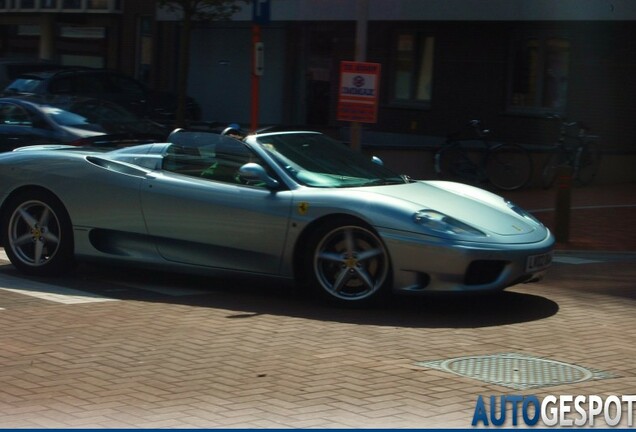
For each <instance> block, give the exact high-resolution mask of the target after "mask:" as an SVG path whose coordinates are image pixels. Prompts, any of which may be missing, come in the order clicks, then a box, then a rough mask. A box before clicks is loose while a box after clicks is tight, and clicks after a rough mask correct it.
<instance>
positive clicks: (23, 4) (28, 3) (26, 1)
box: [20, 0, 35, 9]
mask: <svg viewBox="0 0 636 432" xmlns="http://www.w3.org/2000/svg"><path fill="white" fill-rule="evenodd" d="M34 7H35V0H20V8H21V9H33V8H34Z"/></svg>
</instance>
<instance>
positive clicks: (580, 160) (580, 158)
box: [541, 115, 601, 189]
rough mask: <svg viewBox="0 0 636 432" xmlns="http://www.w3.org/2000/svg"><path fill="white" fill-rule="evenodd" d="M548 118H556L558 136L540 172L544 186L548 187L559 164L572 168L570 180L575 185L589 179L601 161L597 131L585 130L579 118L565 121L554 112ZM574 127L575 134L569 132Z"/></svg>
mask: <svg viewBox="0 0 636 432" xmlns="http://www.w3.org/2000/svg"><path fill="white" fill-rule="evenodd" d="M549 118H555V119H559V120H560V121H561V125H560V127H559V138H558V140H557V141H556V142H555V143H554V145H553V148H552V149H551V150H552V155H550V157H549V158H548V159H547V161H546V163H545V165H544V166H543V170H542V172H541V183H542V186H543V188H544V189H548V188H550V187H551V186H552V185H553V184H554V181H555V180H556V177H557V172H558V170H559V168H560V167H568V168H570V169H571V175H572V180H574V183H575V184H576V185H577V186H584V185H587V184H589V183H591V182H592V180H594V177H595V176H596V174H597V172H598V170H599V166H600V164H601V153H600V151H599V148H598V145H597V143H596V142H597V140H598V136H597V135H590V134H588V130H587V128H586V127H585V126H584V125H582V124H580V123H578V122H568V121H567V120H565V119H563V118H561V117H560V116H557V115H551V116H550V117H549ZM573 128H577V129H578V130H577V132H576V133H575V134H572V133H568V132H569V131H570V130H572V129H573Z"/></svg>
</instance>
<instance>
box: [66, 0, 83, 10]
mask: <svg viewBox="0 0 636 432" xmlns="http://www.w3.org/2000/svg"><path fill="white" fill-rule="evenodd" d="M62 7H63V8H64V9H81V8H82V0H62Z"/></svg>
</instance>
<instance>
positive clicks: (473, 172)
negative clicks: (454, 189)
mask: <svg viewBox="0 0 636 432" xmlns="http://www.w3.org/2000/svg"><path fill="white" fill-rule="evenodd" d="M435 172H436V173H437V177H438V178H440V179H442V180H450V181H460V182H466V183H472V182H474V181H476V180H478V179H479V177H480V176H479V169H478V168H477V166H476V165H475V164H474V163H473V161H471V160H470V158H469V157H468V156H467V155H466V151H465V150H464V149H463V148H462V147H461V145H460V143H459V142H455V143H450V144H448V145H445V146H444V147H442V148H441V149H439V150H438V151H437V153H435Z"/></svg>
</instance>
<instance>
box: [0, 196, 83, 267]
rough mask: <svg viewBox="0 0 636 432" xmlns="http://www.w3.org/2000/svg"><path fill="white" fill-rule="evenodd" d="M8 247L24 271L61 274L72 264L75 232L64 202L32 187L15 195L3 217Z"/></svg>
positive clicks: (14, 263)
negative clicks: (28, 190)
mask: <svg viewBox="0 0 636 432" xmlns="http://www.w3.org/2000/svg"><path fill="white" fill-rule="evenodd" d="M3 219H4V220H3V223H2V226H3V227H5V233H4V235H5V250H6V252H7V256H8V257H9V259H10V260H11V263H12V264H13V265H14V266H15V267H16V268H18V269H19V270H21V271H23V272H24V273H28V274H33V275H50V274H59V273H62V272H64V271H66V270H68V269H69V268H70V267H71V266H72V264H73V239H72V236H73V233H72V228H71V223H70V220H69V217H68V215H67V213H66V210H65V209H64V207H63V206H62V204H61V203H60V202H59V201H58V200H57V199H56V198H55V197H53V196H52V195H50V194H48V193H46V192H43V191H33V192H31V193H24V194H20V195H18V196H16V197H14V198H13V199H12V200H11V201H10V203H9V205H8V208H7V211H6V212H5V214H4V217H3Z"/></svg>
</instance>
